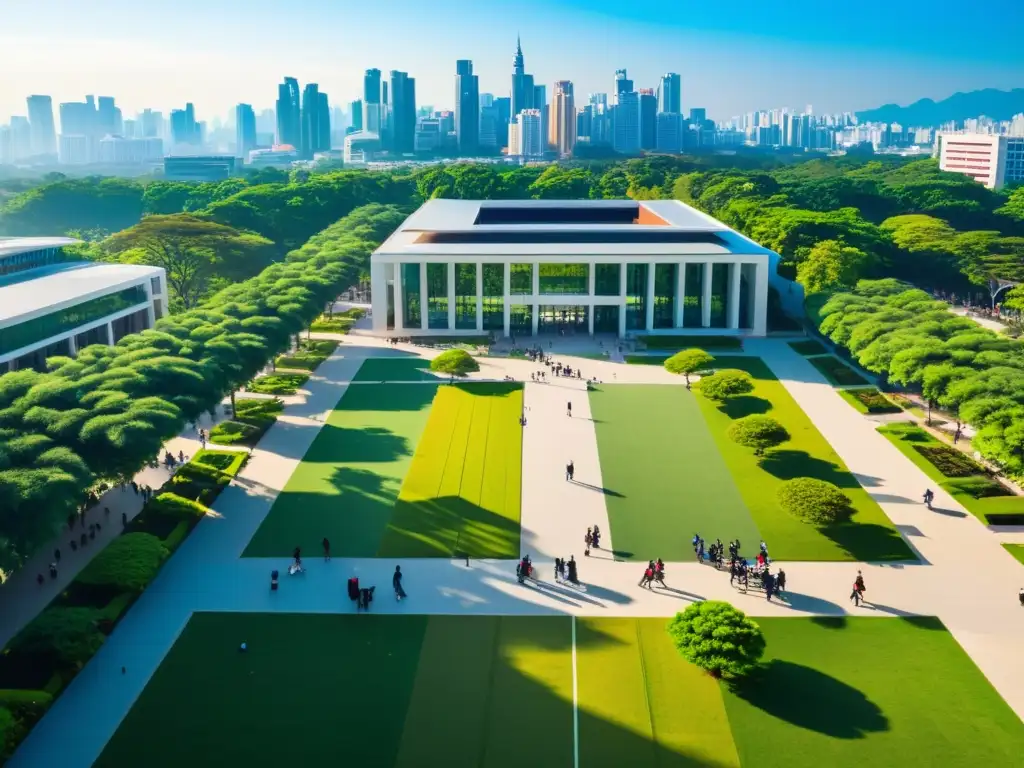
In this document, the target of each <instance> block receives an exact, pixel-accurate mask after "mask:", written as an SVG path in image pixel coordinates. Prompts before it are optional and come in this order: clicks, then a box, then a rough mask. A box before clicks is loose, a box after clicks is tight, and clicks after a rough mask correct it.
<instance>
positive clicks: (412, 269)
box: [401, 264, 423, 328]
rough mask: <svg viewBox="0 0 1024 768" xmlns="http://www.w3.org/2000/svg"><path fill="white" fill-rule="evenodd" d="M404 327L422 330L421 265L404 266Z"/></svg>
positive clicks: (402, 268)
mask: <svg viewBox="0 0 1024 768" xmlns="http://www.w3.org/2000/svg"><path fill="white" fill-rule="evenodd" d="M401 270H402V327H403V328H420V327H422V325H423V320H422V317H421V315H420V310H421V307H420V265H419V264H402V265H401Z"/></svg>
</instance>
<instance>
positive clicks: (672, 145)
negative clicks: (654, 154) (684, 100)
mask: <svg viewBox="0 0 1024 768" xmlns="http://www.w3.org/2000/svg"><path fill="white" fill-rule="evenodd" d="M654 144H655V148H656V149H657V150H658V151H659V152H681V151H682V150H683V116H682V115H680V114H679V113H678V112H659V113H658V123H657V135H656V137H655V142H654Z"/></svg>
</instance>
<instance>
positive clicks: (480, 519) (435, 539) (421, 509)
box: [378, 496, 521, 559]
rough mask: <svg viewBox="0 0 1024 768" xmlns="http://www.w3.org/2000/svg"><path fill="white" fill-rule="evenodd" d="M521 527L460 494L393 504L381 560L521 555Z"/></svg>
mask: <svg viewBox="0 0 1024 768" xmlns="http://www.w3.org/2000/svg"><path fill="white" fill-rule="evenodd" d="M520 530H521V528H520V524H519V521H518V520H512V519H510V518H507V517H504V516H503V515H500V514H497V513H496V512H493V511H491V510H489V509H485V508H483V507H481V506H479V505H477V504H474V503H473V502H471V501H468V500H466V499H463V498H462V497H460V496H443V497H440V498H435V499H424V500H417V501H408V500H405V499H402V498H399V499H398V500H397V501H396V502H395V506H394V510H393V513H392V515H391V520H390V522H389V523H388V526H387V531H386V532H385V533H384V537H383V538H382V539H381V544H380V551H379V552H378V556H379V557H455V556H462V557H466V556H468V557H471V558H477V559H484V558H493V559H503V558H504V559H516V558H518V557H520V555H521V553H520V551H519V539H520Z"/></svg>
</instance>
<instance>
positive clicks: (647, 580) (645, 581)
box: [637, 560, 654, 589]
mask: <svg viewBox="0 0 1024 768" xmlns="http://www.w3.org/2000/svg"><path fill="white" fill-rule="evenodd" d="M652 581H654V561H653V560H652V561H651V562H650V563H648V565H647V567H646V568H645V569H644V575H643V577H642V578H641V579H640V583H639V584H637V586H638V587H647V588H648V589H650V588H651V582H652Z"/></svg>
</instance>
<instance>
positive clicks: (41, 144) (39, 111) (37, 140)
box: [27, 96, 57, 155]
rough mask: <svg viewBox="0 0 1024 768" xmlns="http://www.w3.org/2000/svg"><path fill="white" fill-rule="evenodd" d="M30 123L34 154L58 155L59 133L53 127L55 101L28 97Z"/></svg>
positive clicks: (48, 98) (47, 97)
mask: <svg viewBox="0 0 1024 768" xmlns="http://www.w3.org/2000/svg"><path fill="white" fill-rule="evenodd" d="M27 101H28V122H29V125H30V126H31V130H32V138H31V144H32V154H33V155H56V154H57V132H56V130H55V129H54V127H53V100H52V99H51V98H50V97H49V96H29V97H28V100H27Z"/></svg>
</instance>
